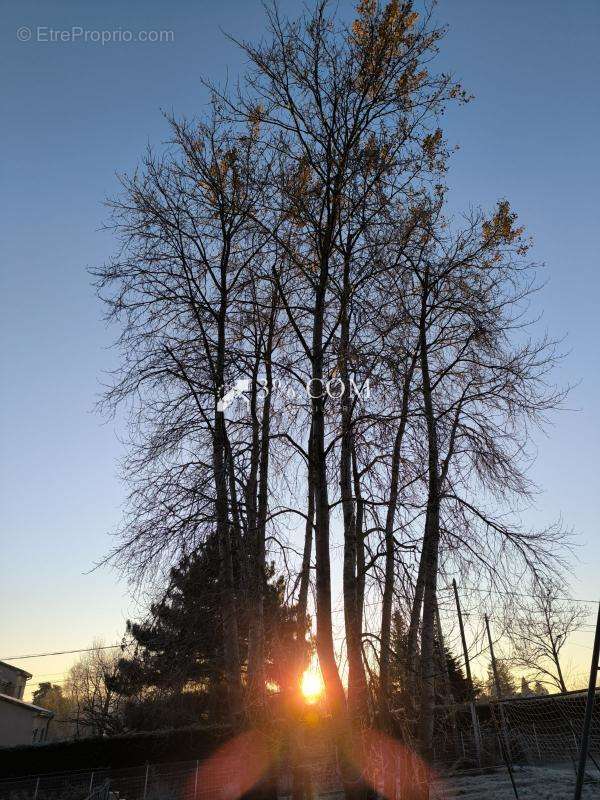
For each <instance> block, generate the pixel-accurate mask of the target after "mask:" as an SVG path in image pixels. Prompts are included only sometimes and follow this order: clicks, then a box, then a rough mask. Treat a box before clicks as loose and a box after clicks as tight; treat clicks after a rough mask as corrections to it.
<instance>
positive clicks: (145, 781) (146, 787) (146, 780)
mask: <svg viewBox="0 0 600 800" xmlns="http://www.w3.org/2000/svg"><path fill="white" fill-rule="evenodd" d="M149 769H150V764H148V763H146V776H145V778H144V798H143V800H146V792H147V791H148V770H149Z"/></svg>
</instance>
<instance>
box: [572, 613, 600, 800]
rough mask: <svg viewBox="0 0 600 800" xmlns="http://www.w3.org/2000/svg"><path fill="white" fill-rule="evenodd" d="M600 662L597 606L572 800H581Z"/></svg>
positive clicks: (599, 616)
mask: <svg viewBox="0 0 600 800" xmlns="http://www.w3.org/2000/svg"><path fill="white" fill-rule="evenodd" d="M599 661H600V605H598V618H597V620H596V635H595V636H594V650H593V652H592V666H591V667H590V682H589V685H588V694H587V701H586V704H585V717H584V718H583V731H582V733H581V749H580V751H579V766H578V768H577V781H576V783H575V794H574V800H581V793H582V791H583V779H584V777H585V765H586V763H587V755H588V749H589V746H590V733H591V730H592V712H593V710H594V700H595V699H596V680H597V679H598V666H599V665H598V662H599Z"/></svg>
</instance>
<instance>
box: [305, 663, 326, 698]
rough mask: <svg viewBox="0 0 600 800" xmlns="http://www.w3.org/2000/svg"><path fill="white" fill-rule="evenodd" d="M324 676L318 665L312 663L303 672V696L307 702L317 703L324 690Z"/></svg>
mask: <svg viewBox="0 0 600 800" xmlns="http://www.w3.org/2000/svg"><path fill="white" fill-rule="evenodd" d="M324 688H325V687H324V685H323V678H322V677H321V671H320V670H319V667H318V665H316V664H311V665H310V666H309V667H308V668H307V669H306V670H305V671H304V673H303V675H302V680H301V682H300V690H301V692H302V696H303V697H304V699H305V700H306V702H307V703H316V702H317V700H318V699H319V698H320V697H321V695H322V694H323V690H324Z"/></svg>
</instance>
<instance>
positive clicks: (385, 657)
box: [378, 359, 415, 728]
mask: <svg viewBox="0 0 600 800" xmlns="http://www.w3.org/2000/svg"><path fill="white" fill-rule="evenodd" d="M414 366H415V359H413V361H412V364H411V365H410V368H409V371H408V373H407V375H406V376H405V380H404V386H403V387H402V408H401V412H400V423H399V425H398V431H397V433H396V437H395V439H394V447H393V449H392V466H391V474H390V499H389V502H388V506H387V511H386V518H385V575H384V584H383V598H382V604H381V629H380V652H379V695H378V709H379V720H380V723H381V725H383V727H384V728H389V724H390V715H389V700H390V655H391V652H390V641H391V633H392V606H393V601H394V571H395V553H394V519H395V516H396V508H397V505H398V483H399V480H400V453H401V451H402V439H403V438H404V431H405V429H406V422H407V419H408V401H409V395H410V384H411V381H412V374H413V370H414Z"/></svg>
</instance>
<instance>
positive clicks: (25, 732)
mask: <svg viewBox="0 0 600 800" xmlns="http://www.w3.org/2000/svg"><path fill="white" fill-rule="evenodd" d="M29 678H31V675H30V673H29V672H25V670H24V669H19V667H13V666H12V664H7V663H6V662H5V661H0V747H15V746H17V745H22V744H34V743H36V742H43V741H45V740H46V737H47V735H48V725H49V724H50V720H51V719H52V717H53V716H54V714H53V712H52V711H48V709H47V708H41V707H40V706H34V705H33V703H26V702H25V701H24V700H23V694H24V692H25V684H26V683H27V681H28V680H29Z"/></svg>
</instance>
